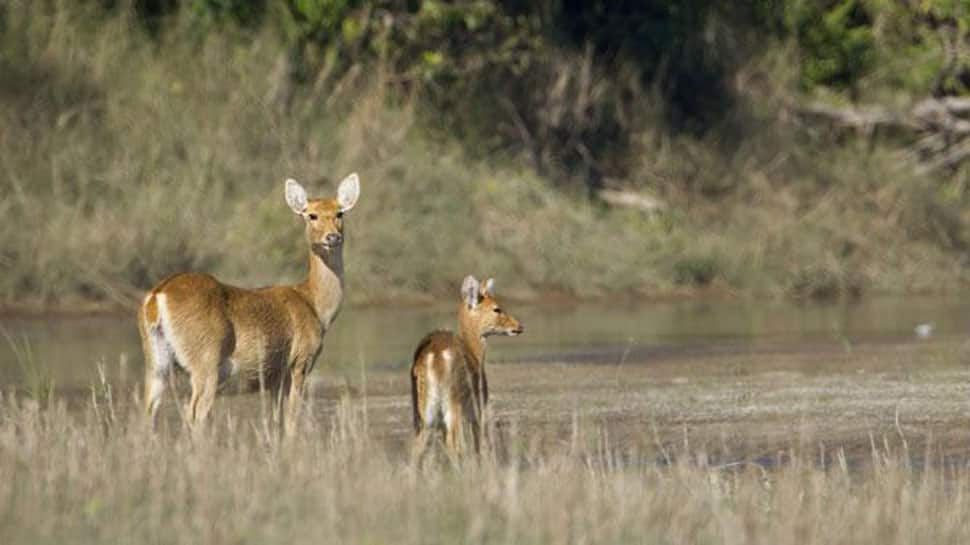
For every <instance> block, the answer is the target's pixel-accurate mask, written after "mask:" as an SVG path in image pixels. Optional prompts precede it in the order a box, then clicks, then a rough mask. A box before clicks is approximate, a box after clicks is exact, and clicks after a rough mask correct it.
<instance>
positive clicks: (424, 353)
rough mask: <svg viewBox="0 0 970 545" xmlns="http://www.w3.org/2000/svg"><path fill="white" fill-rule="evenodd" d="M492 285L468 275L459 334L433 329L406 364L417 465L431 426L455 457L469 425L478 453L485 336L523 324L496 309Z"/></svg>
mask: <svg viewBox="0 0 970 545" xmlns="http://www.w3.org/2000/svg"><path fill="white" fill-rule="evenodd" d="M494 286H495V283H494V281H493V280H492V279H491V278H489V279H488V280H487V281H485V282H483V283H481V284H479V282H478V280H476V279H475V277H473V276H467V277H465V280H464V282H462V285H461V298H462V302H461V304H460V305H459V307H458V333H457V334H455V333H452V332H450V331H441V330H439V331H433V332H431V333H429V334H428V335H426V336H425V337H424V338H423V339H421V342H420V343H418V348H417V349H416V350H415V351H414V363H413V364H412V365H411V403H412V408H413V411H414V428H415V431H416V432H417V438H416V439H415V444H414V459H415V461H417V462H420V460H421V458H422V457H423V454H424V452H425V450H426V449H427V446H428V442H429V440H430V439H431V432H432V430H433V429H434V428H443V430H444V435H445V444H446V445H447V446H448V449H449V451H450V452H451V453H452V455H456V456H460V455H461V452H462V449H463V443H464V433H465V431H464V429H463V428H464V426H465V424H468V425H469V427H470V431H471V434H472V438H473V439H474V444H475V452H476V453H477V452H478V451H479V442H480V440H481V439H480V433H481V429H482V425H483V424H484V420H483V417H484V414H483V412H484V410H485V404H486V403H488V380H487V379H486V377H485V337H488V336H490V335H509V336H515V335H519V334H521V333H522V332H523V331H524V328H523V327H522V323H521V322H519V321H518V320H516V319H515V318H513V317H512V316H510V315H509V314H507V313H506V312H505V311H503V310H502V308H501V307H499V304H498V301H497V300H496V299H495V295H494V291H493V290H494Z"/></svg>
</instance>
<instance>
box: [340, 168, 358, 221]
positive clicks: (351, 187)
mask: <svg viewBox="0 0 970 545" xmlns="http://www.w3.org/2000/svg"><path fill="white" fill-rule="evenodd" d="M359 196H360V178H358V177H357V173H356V172H354V173H353V174H351V175H350V176H347V177H346V178H344V180H343V181H342V182H340V185H339V186H338V187H337V204H339V205H340V211H341V212H346V211H348V210H350V209H351V208H353V207H354V205H355V204H357V197H359Z"/></svg>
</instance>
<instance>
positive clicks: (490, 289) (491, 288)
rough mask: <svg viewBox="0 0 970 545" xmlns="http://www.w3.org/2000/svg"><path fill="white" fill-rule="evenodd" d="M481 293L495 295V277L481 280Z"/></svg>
mask: <svg viewBox="0 0 970 545" xmlns="http://www.w3.org/2000/svg"><path fill="white" fill-rule="evenodd" d="M482 295H495V279H494V278H489V279H488V280H486V281H484V282H482Z"/></svg>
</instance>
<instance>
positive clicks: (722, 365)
mask: <svg viewBox="0 0 970 545" xmlns="http://www.w3.org/2000/svg"><path fill="white" fill-rule="evenodd" d="M963 353H964V349H963V348H961V346H960V345H958V344H954V343H951V342H943V343H933V344H902V345H898V344H888V345H887V344H872V345H862V346H856V347H854V348H852V350H839V349H838V347H837V346H835V347H834V348H825V349H821V350H819V349H815V350H813V351H803V352H798V353H795V354H789V353H785V352H778V351H772V350H762V351H758V352H755V353H751V354H740V355H738V356H737V360H738V362H737V364H735V365H732V364H730V362H729V361H726V360H725V358H724V356H723V355H721V356H718V357H714V358H708V357H706V356H703V355H700V356H698V355H694V356H690V357H689V358H688V359H682V358H681V359H678V358H672V359H671V358H666V359H665V358H660V359H659V361H657V362H655V363H654V364H652V365H644V364H643V363H642V362H641V363H633V362H626V363H623V364H620V366H613V365H594V366H590V365H576V364H573V365H562V364H557V363H547V364H539V363H535V364H526V365H509V364H499V365H494V366H493V368H492V371H491V373H490V382H494V390H495V395H494V399H493V403H492V406H493V407H492V408H493V410H494V411H495V415H494V422H495V423H496V427H495V429H493V438H494V439H493V445H494V446H495V448H494V449H493V450H490V451H489V453H488V454H487V456H485V457H484V458H483V459H482V460H481V461H480V462H474V461H469V462H467V463H465V464H462V465H461V466H460V467H452V466H450V465H449V464H448V463H447V462H445V461H444V459H443V458H440V463H438V464H435V463H432V464H428V465H427V466H426V467H422V468H415V467H412V466H411V464H410V463H409V459H408V455H407V450H408V442H409V440H410V436H411V434H410V429H409V423H408V415H409V411H408V407H407V403H408V399H407V395H406V380H405V379H406V377H405V374H404V373H403V371H399V370H396V371H393V372H386V371H385V372H374V373H372V374H371V375H370V376H369V378H368V379H367V382H366V383H364V384H359V385H357V386H358V388H355V389H354V391H353V393H352V394H351V396H350V397H348V396H347V395H346V394H340V393H339V392H338V391H336V390H334V389H333V388H332V387H330V386H327V385H326V384H324V385H323V386H322V387H321V386H320V385H318V387H317V388H316V389H315V391H314V395H313V398H312V403H311V405H310V407H311V410H310V411H309V414H308V415H307V418H306V419H305V420H304V422H303V423H302V431H303V433H302V434H301V435H300V437H299V438H298V439H295V440H292V441H289V442H286V441H283V440H281V439H279V437H278V434H277V433H276V431H275V430H276V429H277V428H276V427H275V426H274V424H273V417H272V410H271V409H266V407H265V406H264V405H261V404H260V403H259V402H258V397H251V396H228V397H223V398H221V399H220V402H219V403H218V404H217V407H216V410H215V413H214V415H215V416H214V420H213V421H212V422H211V425H210V428H209V433H208V434H206V435H205V436H204V437H195V438H193V437H192V436H191V435H189V434H187V433H184V432H182V430H181V426H180V424H179V423H178V421H177V416H176V415H175V411H174V410H171V409H169V411H168V415H169V417H170V418H169V419H168V420H166V421H165V423H164V424H163V426H162V430H161V433H160V434H158V435H152V434H150V433H148V432H147V430H146V429H145V427H144V425H143V424H144V422H143V420H142V416H141V414H140V411H138V410H137V409H136V408H135V405H134V404H133V403H131V402H129V399H131V397H130V396H131V394H132V392H137V391H138V388H137V386H135V385H125V384H111V383H108V382H104V381H97V382H96V384H95V385H93V386H92V388H91V390H90V392H89V393H88V394H87V396H86V397H85V398H84V399H79V398H77V397H74V398H65V397H55V398H52V399H49V400H46V401H44V402H41V403H39V402H37V401H35V400H31V399H26V398H22V397H18V396H17V395H13V394H4V395H3V397H2V399H0V540H2V542H3V543H14V544H19V543H62V542H65V541H67V542H71V543H135V542H139V543H141V542H148V543H184V542H215V543H227V542H228V543H290V542H293V541H296V542H309V541H314V542H316V541H324V542H328V543H459V542H461V543H516V544H521V543H737V544H758V543H764V544H775V545H777V544H799V545H806V544H808V545H810V544H813V543H819V544H822V543H824V544H826V545H830V544H840V543H844V544H847V545H848V544H852V545H860V544H874V545H875V544H879V545H885V544H891V543H899V544H904V543H906V544H908V543H941V544H943V543H953V544H956V543H966V542H967V540H968V539H970V520H968V519H967V517H966V516H965V515H966V512H967V510H968V509H970V505H967V502H968V499H967V497H968V496H967V493H968V492H970V465H968V463H967V460H968V458H967V455H966V454H967V448H966V445H967V444H968V440H967V437H966V435H967V434H966V433H965V432H964V431H962V430H965V429H966V425H967V420H968V416H967V414H966V410H965V399H966V395H967V387H966V386H965V385H966V384H967V381H968V378H970V374H968V371H967V369H966V368H965V366H963V365H961V364H959V361H961V359H962V358H963ZM728 359H730V358H728ZM132 401H133V400H132Z"/></svg>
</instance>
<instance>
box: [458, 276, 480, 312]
mask: <svg viewBox="0 0 970 545" xmlns="http://www.w3.org/2000/svg"><path fill="white" fill-rule="evenodd" d="M461 298H462V300H463V301H465V304H466V305H468V308H475V307H477V306H478V280H475V277H474V276H472V275H468V276H466V277H465V280H464V281H463V282H462V283H461Z"/></svg>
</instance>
